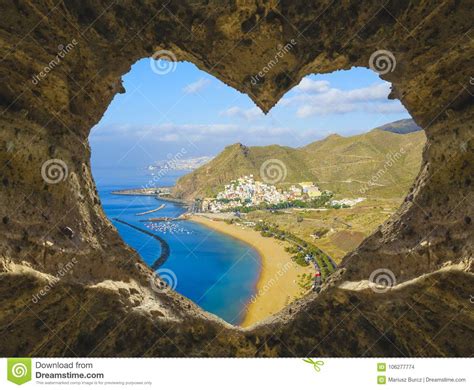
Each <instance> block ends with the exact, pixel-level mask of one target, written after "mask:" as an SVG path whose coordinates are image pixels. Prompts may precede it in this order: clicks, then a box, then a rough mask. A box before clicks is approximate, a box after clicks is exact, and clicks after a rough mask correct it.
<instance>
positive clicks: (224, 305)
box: [93, 168, 260, 324]
mask: <svg viewBox="0 0 474 390" xmlns="http://www.w3.org/2000/svg"><path fill="white" fill-rule="evenodd" d="M183 173H184V172H172V173H170V174H168V175H167V176H164V177H161V178H159V180H154V179H153V176H151V174H150V172H149V171H147V170H145V169H139V168H137V169H134V168H128V169H114V168H110V169H105V168H102V169H101V168H93V175H94V179H95V181H96V185H97V188H98V191H99V196H100V199H101V201H102V207H103V209H104V211H105V213H106V215H107V216H108V217H109V219H111V221H112V223H113V224H114V226H115V227H116V228H117V230H118V231H119V233H120V235H121V236H122V238H123V240H124V241H125V242H126V243H127V244H128V245H130V246H131V247H132V248H134V249H135V250H136V251H137V252H138V253H139V254H140V255H141V257H142V258H143V260H144V261H145V262H146V263H147V264H152V263H153V261H154V260H155V259H156V258H157V257H158V256H159V255H160V253H161V247H160V244H159V242H158V241H157V240H155V239H154V238H153V237H150V236H148V235H146V234H143V233H141V232H139V231H137V230H135V229H133V228H131V227H129V226H126V225H123V224H120V223H119V222H116V221H114V220H113V219H112V218H120V219H122V220H124V221H127V222H129V223H131V224H133V225H135V226H138V227H141V228H143V229H147V230H150V231H151V232H152V233H154V234H157V235H159V236H160V237H162V238H164V239H165V240H166V241H167V242H168V244H169V245H170V249H171V254H170V257H169V258H168V260H167V261H166V262H165V263H164V264H163V265H162V267H160V269H159V270H158V272H159V273H160V274H163V275H170V272H169V270H170V271H171V272H172V274H174V275H176V277H174V276H172V277H173V284H175V286H174V287H175V290H176V291H177V292H179V293H180V294H182V295H184V296H186V297H188V298H190V299H191V300H193V301H194V302H195V303H197V304H198V305H199V306H201V307H202V308H203V309H204V310H207V311H209V312H211V313H214V314H216V315H217V316H219V317H221V318H223V319H224V320H226V321H227V322H229V323H232V324H239V323H240V322H242V320H243V317H244V315H245V308H246V306H247V304H248V302H249V301H250V299H251V297H252V295H253V294H254V292H255V288H256V282H257V278H258V275H259V272H260V258H259V254H258V252H257V251H255V250H254V249H253V248H252V247H250V246H248V245H247V244H245V243H243V242H241V241H239V240H236V239H234V238H232V237H230V236H228V235H225V234H221V233H218V232H216V231H214V230H212V229H209V228H207V227H205V226H202V225H200V224H197V223H194V222H191V221H178V222H159V223H156V222H155V223H153V225H152V224H150V223H145V222H141V221H140V220H143V219H147V218H151V217H153V218H155V217H164V216H167V217H176V216H178V215H180V214H181V213H182V212H183V211H184V208H183V207H182V206H180V205H179V204H176V203H172V202H164V201H160V200H157V199H155V198H154V197H149V196H124V195H113V194H111V191H114V190H118V189H127V188H128V189H130V188H142V187H146V186H148V187H150V186H151V187H155V186H167V185H173V184H174V183H175V181H176V180H177V178H178V177H179V176H181V175H182V174H183ZM161 204H165V207H164V208H163V209H161V210H159V211H157V212H155V213H152V214H148V215H144V216H137V215H136V214H137V213H141V212H144V211H148V210H152V209H155V208H157V207H158V206H160V205H161Z"/></svg>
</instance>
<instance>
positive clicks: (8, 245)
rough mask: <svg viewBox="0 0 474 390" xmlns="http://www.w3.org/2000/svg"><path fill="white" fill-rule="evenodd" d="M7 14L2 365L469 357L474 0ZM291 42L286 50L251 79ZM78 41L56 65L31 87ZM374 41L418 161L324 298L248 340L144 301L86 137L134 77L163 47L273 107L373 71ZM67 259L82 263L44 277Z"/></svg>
mask: <svg viewBox="0 0 474 390" xmlns="http://www.w3.org/2000/svg"><path fill="white" fill-rule="evenodd" d="M1 8H2V18H1V19H0V30H1V36H0V47H1V48H2V61H1V62H0V83H1V88H0V105H1V110H2V116H1V118H0V126H1V129H2V131H1V132H0V144H1V148H0V162H1V165H2V171H1V176H2V192H1V202H0V217H1V218H2V221H1V223H0V232H1V234H0V248H1V252H0V256H1V257H0V272H1V273H0V279H1V284H0V296H1V299H0V307H1V311H0V332H1V335H2V341H1V342H0V355H2V356H309V355H311V356H316V355H318V356H471V355H472V354H473V352H474V345H473V343H472V339H473V338H472V335H473V331H474V314H473V311H472V307H473V306H472V303H470V297H471V294H470V293H472V285H473V280H474V278H473V274H472V259H473V246H474V245H473V243H474V240H473V238H474V233H473V232H474V229H473V222H472V217H473V200H474V199H473V193H472V186H473V184H472V179H473V177H472V176H473V164H474V145H473V140H472V137H473V134H474V128H473V119H474V118H473V117H474V104H473V103H474V99H473V95H474V85H473V84H474V81H473V78H472V76H471V75H470V74H469V71H470V70H471V69H472V68H473V65H474V56H473V54H474V51H473V46H474V44H473V34H474V32H472V20H473V16H474V15H473V14H474V11H473V9H472V7H471V6H470V4H469V2H459V1H454V0H453V1H445V2H443V3H441V4H440V2H436V1H428V2H415V1H372V2H366V3H360V2H357V1H344V2H332V1H321V2H318V3H317V4H314V5H311V6H309V5H307V3H305V2H299V1H294V2H290V1H281V2H279V3H277V2H266V1H265V2H264V1H229V2H226V3H225V4H224V3H223V2H217V3H214V2H207V1H202V2H200V1H183V2H174V1H171V2H169V1H163V2H161V1H156V2H148V3H146V4H142V5H140V6H137V5H135V3H134V2H133V1H132V0H129V1H127V0H124V1H120V2H117V1H110V0H109V1H101V0H87V1H67V2H59V3H57V4H54V3H53V2H52V1H47V0H41V1H40V0H38V1H36V2H35V5H33V4H32V3H30V2H23V1H17V2H12V3H9V4H8V5H6V4H5V3H2V6H1ZM291 39H295V41H296V45H295V46H294V49H293V50H292V51H290V52H289V53H288V54H287V55H286V56H285V57H284V58H283V59H282V60H281V61H280V62H278V64H276V66H274V67H273V68H271V69H270V70H269V72H268V73H267V74H266V75H265V77H264V78H263V79H262V80H261V82H260V83H258V84H256V85H254V84H252V82H251V81H250V80H251V76H252V75H255V74H258V72H259V71H260V70H261V69H262V68H263V67H264V66H265V65H266V64H267V63H268V61H269V60H270V59H271V58H273V57H274V53H275V50H277V48H278V45H282V44H285V43H286V42H288V41H290V40H291ZM72 40H75V42H77V44H76V45H75V47H74V49H73V50H71V52H70V53H69V54H68V55H67V56H65V58H64V59H62V60H61V63H60V64H59V65H58V66H57V67H56V68H55V69H54V70H53V71H51V72H50V73H49V74H48V75H47V77H45V78H44V79H42V80H41V81H40V82H38V83H37V84H34V83H32V76H33V75H34V74H37V73H38V72H40V71H41V70H42V69H43V68H44V67H45V64H48V63H49V62H50V61H51V59H52V58H54V57H55V56H56V54H57V50H58V45H66V44H67V43H68V42H71V41H72ZM381 48H382V49H387V50H390V51H391V52H393V53H394V54H395V56H396V60H397V66H396V69H395V70H394V71H393V72H390V73H387V74H384V75H381V78H382V79H384V80H386V81H389V82H390V83H392V92H391V97H392V98H397V99H399V100H400V101H401V102H402V103H403V104H404V106H405V107H406V108H407V110H408V111H409V112H410V114H411V116H412V117H413V118H414V119H415V120H416V122H417V123H418V124H419V125H420V126H422V127H423V128H424V130H425V132H426V135H427V144H426V146H425V149H424V152H423V163H422V168H421V170H420V173H419V174H418V176H417V178H416V180H415V182H414V184H413V186H412V188H411V189H410V191H409V193H408V194H407V196H406V198H405V201H404V202H403V204H402V205H401V207H400V209H399V210H398V212H397V213H396V214H395V215H393V216H392V217H391V218H390V219H389V220H387V221H386V222H385V223H384V224H383V225H382V226H380V227H379V228H378V229H377V230H376V231H375V232H374V233H373V234H372V235H371V236H370V237H368V238H367V239H366V240H364V241H363V242H362V244H361V245H360V246H359V247H358V248H357V249H356V250H355V251H353V252H352V253H350V254H348V255H347V256H346V257H345V258H344V260H343V262H342V265H341V267H340V269H339V270H338V271H337V272H336V273H335V274H334V275H333V276H332V277H331V278H330V280H329V281H328V282H327V283H326V284H325V285H324V287H323V289H322V291H321V292H320V293H311V294H309V295H307V296H306V297H305V298H303V299H301V300H299V301H297V302H295V303H293V304H291V305H290V306H288V307H287V308H285V309H284V310H283V311H281V312H280V313H278V314H277V315H275V316H273V317H271V318H268V319H267V320H265V321H263V322H261V323H259V324H256V325H254V326H252V327H250V328H246V329H240V328H238V327H233V326H231V325H229V324H227V323H225V322H224V321H222V320H220V319H218V318H217V317H215V316H213V315H210V314H209V313H206V312H204V311H202V310H201V309H200V308H199V307H197V306H196V305H195V304H193V303H192V302H191V301H189V300H188V299H186V298H184V297H182V296H180V295H179V294H177V293H175V292H173V291H163V292H162V293H160V292H157V291H155V290H154V289H151V288H150V284H149V278H150V277H154V275H153V272H152V271H151V270H150V269H149V268H148V267H147V266H146V265H145V264H144V263H143V262H142V261H141V259H140V258H139V256H138V254H137V253H136V252H135V251H133V250H131V249H130V248H129V247H127V246H126V245H125V244H124V243H123V241H122V239H121V238H120V237H119V235H118V233H117V231H116V230H115V229H114V228H113V226H112V225H111V223H110V222H109V221H108V220H107V218H106V217H105V215H104V213H103V211H102V209H101V205H100V200H99V198H98V195H97V191H96V189H95V185H94V182H93V179H92V176H91V169H90V149H89V145H88V141H87V138H88V135H89V131H90V129H91V128H92V127H93V126H94V125H95V124H96V123H97V122H98V121H99V120H100V118H101V116H102V115H103V113H104V112H105V110H106V109H107V107H108V105H109V103H110V102H111V100H112V98H113V97H114V95H115V94H117V93H122V92H123V88H122V85H121V76H122V75H124V74H125V73H127V72H128V70H129V69H130V67H131V65H132V64H133V63H134V62H136V61H137V60H138V59H140V58H147V57H151V56H152V55H153V54H154V53H156V52H157V51H159V50H170V51H172V52H173V53H175V55H176V56H177V58H178V60H180V61H190V62H192V63H194V64H196V66H198V67H199V68H200V69H202V70H204V71H206V72H208V73H209V74H212V75H214V76H215V77H217V78H219V79H220V80H222V81H223V82H225V83H226V84H228V85H229V86H231V87H233V88H236V89H237V90H239V91H241V92H243V93H246V94H248V95H249V96H250V97H251V99H252V100H253V101H254V102H255V104H257V105H258V106H259V107H260V108H261V109H262V110H263V111H265V112H268V110H269V109H271V107H272V106H273V105H275V104H276V103H277V102H278V100H279V99H280V98H281V97H282V96H283V94H284V93H285V92H286V91H288V90H289V89H291V88H292V87H293V86H295V85H296V84H298V82H299V81H300V80H301V79H302V78H303V77H304V76H305V75H308V74H311V73H327V72H332V71H335V70H340V69H350V68H351V67H352V66H362V67H367V66H368V62H369V58H370V56H371V54H372V53H373V52H374V51H376V50H378V49H381ZM53 158H58V159H61V160H63V161H65V162H66V163H67V166H68V171H69V175H68V178H67V180H65V181H63V182H61V183H58V184H55V185H50V184H48V183H45V181H44V180H43V179H42V176H41V166H42V164H43V162H44V161H45V160H48V159H53ZM47 241H48V242H51V243H53V245H46V244H45V243H46V242H47ZM72 259H74V261H75V262H77V265H78V266H75V267H74V268H73V270H72V271H71V272H70V273H68V274H67V275H65V276H64V277H63V278H60V280H55V279H54V275H56V273H57V271H58V269H60V268H61V267H62V266H63V265H64V264H65V263H67V262H68V261H71V260H72ZM377 268H389V269H390V270H392V271H393V272H394V274H395V275H396V276H397V285H396V286H395V287H393V288H392V289H391V290H390V291H389V292H386V293H384V294H377V293H375V292H374V291H373V290H372V289H370V288H369V287H368V283H367V281H368V278H369V275H370V274H371V272H372V271H373V270H374V269H377ZM52 280H54V287H53V288H51V290H50V291H49V293H48V294H47V295H45V296H44V297H43V298H42V299H40V300H39V301H38V302H35V303H33V302H32V296H34V295H35V294H36V293H37V292H38V291H39V290H41V289H42V288H45V286H47V285H48V284H51V281H52Z"/></svg>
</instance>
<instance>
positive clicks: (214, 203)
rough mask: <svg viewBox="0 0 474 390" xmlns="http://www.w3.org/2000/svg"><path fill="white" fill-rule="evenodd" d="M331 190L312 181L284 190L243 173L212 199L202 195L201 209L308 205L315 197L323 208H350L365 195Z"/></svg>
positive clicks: (221, 209)
mask: <svg viewBox="0 0 474 390" xmlns="http://www.w3.org/2000/svg"><path fill="white" fill-rule="evenodd" d="M332 195H333V194H332V193H331V192H329V191H321V189H320V188H319V187H318V186H317V185H316V184H315V183H313V182H300V183H297V184H292V185H291V186H289V187H288V189H278V188H277V187H276V186H274V185H272V184H267V183H264V182H261V181H258V180H255V179H254V176H253V175H246V176H243V177H240V178H238V179H236V180H233V181H231V182H230V183H229V184H227V185H225V186H224V190H223V191H221V192H219V193H218V194H217V196H216V197H215V198H205V199H203V200H202V202H201V206H200V208H201V211H202V212H210V213H221V212H227V211H245V210H252V209H254V208H259V207H262V206H263V207H273V208H275V207H276V208H285V207H292V206H296V207H311V206H314V205H315V200H321V202H320V205H325V206H327V207H334V208H339V207H351V206H353V205H355V204H357V203H359V202H361V201H363V200H364V199H365V198H356V199H341V200H334V199H331V198H332Z"/></svg>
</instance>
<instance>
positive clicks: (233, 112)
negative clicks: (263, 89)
mask: <svg viewBox="0 0 474 390" xmlns="http://www.w3.org/2000/svg"><path fill="white" fill-rule="evenodd" d="M219 115H222V116H229V117H238V118H243V119H246V120H248V121H252V120H255V119H258V118H263V117H264V116H265V115H264V114H263V112H262V111H261V110H260V109H259V108H258V107H253V108H249V109H243V108H240V107H237V106H232V107H229V108H228V109H226V110H224V111H221V112H220V113H219Z"/></svg>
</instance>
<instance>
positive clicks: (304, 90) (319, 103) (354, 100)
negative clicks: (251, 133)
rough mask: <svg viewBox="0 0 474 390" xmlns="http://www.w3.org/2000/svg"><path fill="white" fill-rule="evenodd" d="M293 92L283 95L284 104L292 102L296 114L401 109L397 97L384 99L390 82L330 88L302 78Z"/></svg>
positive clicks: (305, 116)
mask: <svg viewBox="0 0 474 390" xmlns="http://www.w3.org/2000/svg"><path fill="white" fill-rule="evenodd" d="M295 92H296V94H295V95H294V96H292V97H288V98H284V99H283V101H282V103H283V105H284V106H295V107H296V116H298V117H299V118H307V117H310V116H313V115H329V114H345V113H349V112H356V111H358V112H368V113H397V112H404V111H405V109H404V107H403V106H402V104H401V103H400V102H399V101H390V100H388V94H389V93H390V84H389V83H387V82H383V83H378V84H374V85H371V86H368V87H364V88H357V89H351V90H341V89H338V88H331V87H330V84H329V82H327V81H324V80H320V81H316V80H311V79H309V78H304V79H303V80H302V81H301V83H300V84H299V85H298V86H297V87H296V89H295Z"/></svg>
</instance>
